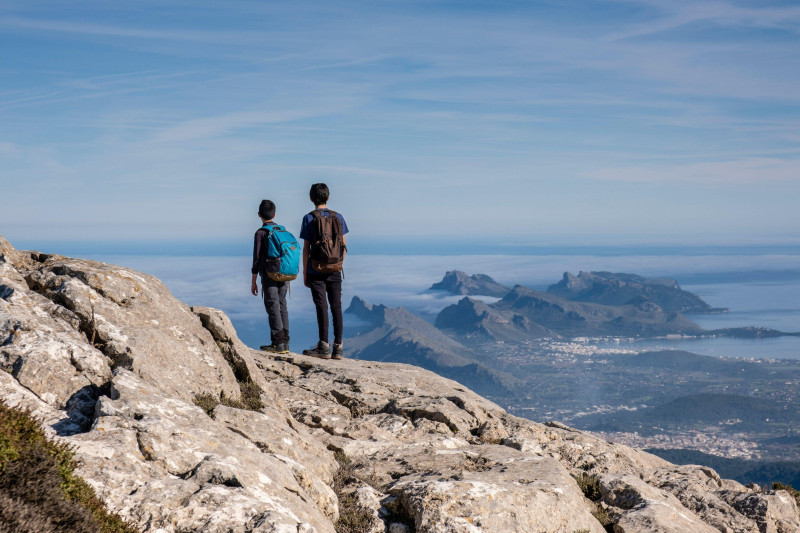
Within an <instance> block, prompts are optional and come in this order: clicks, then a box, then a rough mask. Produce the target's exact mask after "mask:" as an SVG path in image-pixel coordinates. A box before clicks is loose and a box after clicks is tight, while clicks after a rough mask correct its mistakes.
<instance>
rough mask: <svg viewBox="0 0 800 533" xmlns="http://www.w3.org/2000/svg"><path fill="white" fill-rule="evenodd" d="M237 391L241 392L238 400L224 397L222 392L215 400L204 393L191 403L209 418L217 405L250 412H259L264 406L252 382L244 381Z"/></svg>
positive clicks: (259, 389)
mask: <svg viewBox="0 0 800 533" xmlns="http://www.w3.org/2000/svg"><path fill="white" fill-rule="evenodd" d="M239 390H240V391H241V396H240V397H239V398H231V397H229V396H225V393H224V392H222V393H220V395H219V398H217V397H216V396H214V395H213V394H209V393H206V392H204V393H202V394H195V395H194V398H193V399H192V401H193V402H194V404H195V405H196V406H198V407H200V408H201V409H202V410H203V411H205V412H206V414H207V415H208V416H211V412H212V411H214V408H215V407H216V406H218V405H219V404H222V405H227V406H228V407H233V408H235V409H247V410H250V411H259V410H260V409H261V408H262V407H264V404H263V403H261V388H260V387H259V386H258V385H256V384H255V383H254V382H252V381H245V382H241V383H239Z"/></svg>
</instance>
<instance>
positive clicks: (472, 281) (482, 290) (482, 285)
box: [428, 270, 509, 298]
mask: <svg viewBox="0 0 800 533" xmlns="http://www.w3.org/2000/svg"><path fill="white" fill-rule="evenodd" d="M428 290H431V291H447V292H449V293H451V294H463V295H471V296H493V297H496V298H502V297H503V296H505V295H506V294H507V293H508V290H509V289H508V287H506V286H505V285H502V284H500V283H497V282H496V281H495V280H493V279H492V278H491V277H489V276H487V275H486V274H474V275H472V276H470V275H468V274H467V273H466V272H462V271H460V270H450V271H448V272H447V273H446V274H445V275H444V277H443V278H442V281H440V282H438V283H434V284H433V285H431V287H430V288H429V289H428Z"/></svg>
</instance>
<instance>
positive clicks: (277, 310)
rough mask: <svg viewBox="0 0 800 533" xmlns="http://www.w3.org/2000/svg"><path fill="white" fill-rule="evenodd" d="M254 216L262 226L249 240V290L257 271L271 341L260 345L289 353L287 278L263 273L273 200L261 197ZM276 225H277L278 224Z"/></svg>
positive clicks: (252, 288)
mask: <svg viewBox="0 0 800 533" xmlns="http://www.w3.org/2000/svg"><path fill="white" fill-rule="evenodd" d="M258 216H259V217H260V218H261V224H262V226H261V227H260V228H259V229H258V230H257V231H256V234H255V238H254V241H253V266H252V268H251V269H250V272H251V273H252V275H253V278H252V282H251V284H250V292H251V293H252V294H253V296H258V284H256V278H257V277H258V275H259V274H261V290H262V293H263V297H264V307H265V308H266V309H267V316H268V317H269V332H270V340H271V343H270V344H269V345H268V346H262V347H261V349H262V350H264V351H266V352H273V353H289V310H288V308H287V306H286V291H287V290H288V289H289V282H288V281H275V280H274V279H272V278H270V277H269V276H268V275H267V265H266V263H267V260H268V257H267V256H268V253H267V252H268V249H269V243H268V242H267V237H268V236H269V235H270V228H272V227H273V226H278V225H277V224H275V221H274V218H275V203H273V202H272V201H271V200H261V204H260V205H259V206H258ZM278 227H280V226H278Z"/></svg>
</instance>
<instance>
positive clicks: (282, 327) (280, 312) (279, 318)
mask: <svg viewBox="0 0 800 533" xmlns="http://www.w3.org/2000/svg"><path fill="white" fill-rule="evenodd" d="M288 289H289V283H288V282H286V281H274V280H271V279H269V278H268V277H266V276H264V277H262V278H261V290H262V291H263V292H264V307H266V309H267V316H268V317H269V334H270V340H271V341H272V344H280V343H282V342H289V310H288V308H287V307H286V291H287V290H288Z"/></svg>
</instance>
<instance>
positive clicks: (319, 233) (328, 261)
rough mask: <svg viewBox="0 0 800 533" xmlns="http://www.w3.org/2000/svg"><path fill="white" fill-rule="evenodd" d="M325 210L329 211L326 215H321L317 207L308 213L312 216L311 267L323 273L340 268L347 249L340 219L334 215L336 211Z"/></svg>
mask: <svg viewBox="0 0 800 533" xmlns="http://www.w3.org/2000/svg"><path fill="white" fill-rule="evenodd" d="M327 211H328V212H329V213H330V214H329V215H328V216H323V215H322V211H321V210H319V209H315V210H314V211H312V212H311V213H309V214H311V215H313V216H314V220H313V221H312V224H313V230H314V233H313V235H314V240H313V241H312V242H311V268H313V269H314V270H316V271H317V272H322V273H324V274H327V273H329V272H340V271H341V270H342V263H344V254H345V251H346V250H347V247H346V246H345V244H344V235H343V233H342V221H341V220H339V217H338V216H336V211H331V210H330V209H328V210H327Z"/></svg>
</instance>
